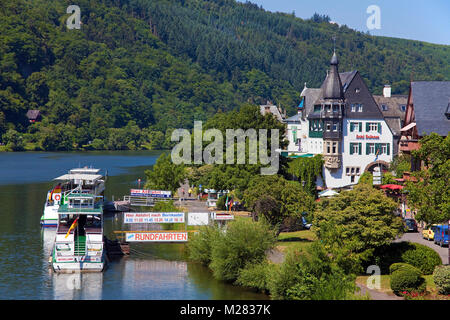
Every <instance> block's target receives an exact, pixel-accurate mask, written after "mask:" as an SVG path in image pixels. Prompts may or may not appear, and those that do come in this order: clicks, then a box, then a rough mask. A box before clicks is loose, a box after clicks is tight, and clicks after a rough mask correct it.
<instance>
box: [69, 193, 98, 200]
mask: <svg viewBox="0 0 450 320" xmlns="http://www.w3.org/2000/svg"><path fill="white" fill-rule="evenodd" d="M96 197H101V196H96V195H95V194H92V193H69V194H68V195H67V198H70V199H72V198H96Z"/></svg>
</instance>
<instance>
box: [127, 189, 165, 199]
mask: <svg viewBox="0 0 450 320" xmlns="http://www.w3.org/2000/svg"><path fill="white" fill-rule="evenodd" d="M130 195H132V196H139V197H151V198H172V191H165V190H146V189H130Z"/></svg>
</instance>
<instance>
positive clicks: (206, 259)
mask: <svg viewBox="0 0 450 320" xmlns="http://www.w3.org/2000/svg"><path fill="white" fill-rule="evenodd" d="M217 237H219V230H218V229H217V228H216V227H212V226H202V227H200V229H199V232H198V233H197V234H194V235H192V236H190V237H189V242H188V245H187V248H186V249H187V252H188V256H189V259H191V260H193V261H196V262H200V263H202V264H204V265H208V264H209V263H210V262H211V250H212V244H213V241H214V239H216V238H217Z"/></svg>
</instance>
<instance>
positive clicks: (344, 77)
mask: <svg viewBox="0 0 450 320" xmlns="http://www.w3.org/2000/svg"><path fill="white" fill-rule="evenodd" d="M357 72H358V71H357V70H353V71H348V72H340V73H339V78H340V79H341V85H342V92H343V93H344V95H345V92H346V91H347V88H348V86H349V84H350V82H352V80H353V78H354V77H355V75H356V74H357ZM325 79H326V78H325ZM324 83H325V80H324V82H323V83H322V86H321V87H320V88H319V89H310V88H308V90H317V92H315V95H314V97H315V99H314V100H313V102H312V106H311V110H312V109H313V108H314V104H320V101H321V100H323V99H324V95H323V86H324ZM302 95H303V92H302ZM307 111H308V110H307ZM308 114H309V112H307V115H308Z"/></svg>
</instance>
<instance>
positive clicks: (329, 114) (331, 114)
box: [320, 111, 342, 119]
mask: <svg viewBox="0 0 450 320" xmlns="http://www.w3.org/2000/svg"><path fill="white" fill-rule="evenodd" d="M320 117H321V118H322V119H342V112H341V111H321V112H320Z"/></svg>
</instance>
